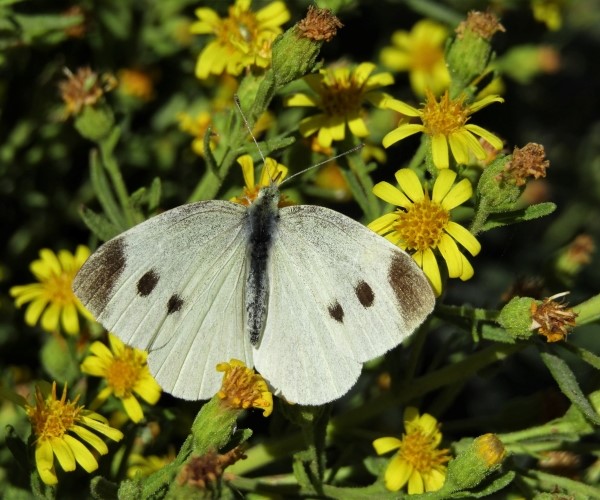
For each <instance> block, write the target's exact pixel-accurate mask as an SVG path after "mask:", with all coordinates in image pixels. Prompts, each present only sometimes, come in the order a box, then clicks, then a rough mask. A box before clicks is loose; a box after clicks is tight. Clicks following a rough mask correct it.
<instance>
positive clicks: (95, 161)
mask: <svg viewBox="0 0 600 500" xmlns="http://www.w3.org/2000/svg"><path fill="white" fill-rule="evenodd" d="M90 177H91V181H92V186H93V188H94V192H95V193H96V196H97V197H98V201H99V202H100V205H101V206H102V210H103V211H104V213H105V214H106V216H107V217H108V219H109V220H110V222H111V223H112V224H113V225H114V226H116V227H117V228H119V229H125V228H127V223H126V220H125V215H124V214H123V212H122V211H121V209H120V207H119V205H118V204H117V201H116V200H115V197H114V195H113V192H112V189H111V187H110V184H109V182H108V178H107V177H106V171H105V170H104V167H103V166H102V164H101V163H100V159H99V158H98V152H97V151H95V150H94V151H92V152H91V154H90Z"/></svg>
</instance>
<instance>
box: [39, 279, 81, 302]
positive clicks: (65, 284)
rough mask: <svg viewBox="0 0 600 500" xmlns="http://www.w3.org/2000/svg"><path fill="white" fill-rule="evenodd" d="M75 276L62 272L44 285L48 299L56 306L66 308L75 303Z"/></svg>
mask: <svg viewBox="0 0 600 500" xmlns="http://www.w3.org/2000/svg"><path fill="white" fill-rule="evenodd" d="M72 283H73V274H72V273H67V272H62V273H60V274H55V275H53V276H52V277H50V278H48V279H47V280H46V282H45V283H44V288H45V292H46V296H47V298H48V299H49V300H50V301H51V302H52V303H54V304H57V305H59V306H65V305H67V304H73V303H74V302H75V295H74V294H73V291H72V290H71V284H72Z"/></svg>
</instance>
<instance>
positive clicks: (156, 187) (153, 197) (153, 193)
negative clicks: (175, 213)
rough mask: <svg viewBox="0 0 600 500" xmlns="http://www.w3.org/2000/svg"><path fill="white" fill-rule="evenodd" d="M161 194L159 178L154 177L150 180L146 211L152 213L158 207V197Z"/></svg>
mask: <svg viewBox="0 0 600 500" xmlns="http://www.w3.org/2000/svg"><path fill="white" fill-rule="evenodd" d="M161 195H162V184H161V182H160V178H158V177H155V178H154V179H153V180H152V184H150V189H149V190H148V212H150V213H153V212H155V211H156V209H157V208H158V205H159V204H160V197H161Z"/></svg>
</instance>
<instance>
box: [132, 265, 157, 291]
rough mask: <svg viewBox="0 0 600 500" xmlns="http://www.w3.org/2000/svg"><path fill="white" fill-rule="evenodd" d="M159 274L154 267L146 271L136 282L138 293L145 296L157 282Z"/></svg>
mask: <svg viewBox="0 0 600 500" xmlns="http://www.w3.org/2000/svg"><path fill="white" fill-rule="evenodd" d="M159 279H160V276H159V275H158V273H157V272H156V271H155V270H154V269H150V271H147V272H146V273H145V274H144V275H143V276H142V277H141V278H140V279H139V281H138V282H137V291H138V295H140V296H142V297H147V296H148V295H150V294H151V293H152V290H154V288H155V287H156V285H157V284H158V280H159Z"/></svg>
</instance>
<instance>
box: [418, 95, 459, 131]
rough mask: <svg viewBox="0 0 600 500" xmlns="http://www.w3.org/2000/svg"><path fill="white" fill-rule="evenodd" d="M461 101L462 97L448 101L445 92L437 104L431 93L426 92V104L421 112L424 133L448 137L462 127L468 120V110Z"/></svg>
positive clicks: (448, 98)
mask: <svg viewBox="0 0 600 500" xmlns="http://www.w3.org/2000/svg"><path fill="white" fill-rule="evenodd" d="M463 101H464V96H461V97H459V98H458V99H450V97H449V95H448V91H446V92H445V93H444V95H443V96H442V97H440V100H439V102H438V101H437V100H436V98H435V96H434V95H433V94H432V93H431V92H427V102H426V103H425V105H424V106H423V109H422V111H421V119H422V120H423V126H424V127H425V132H426V133H427V134H429V135H445V136H449V135H451V134H452V133H454V132H456V131H458V130H460V129H461V128H462V127H464V126H465V123H466V122H467V120H468V119H469V109H468V108H466V107H465V105H464V102H463Z"/></svg>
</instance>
